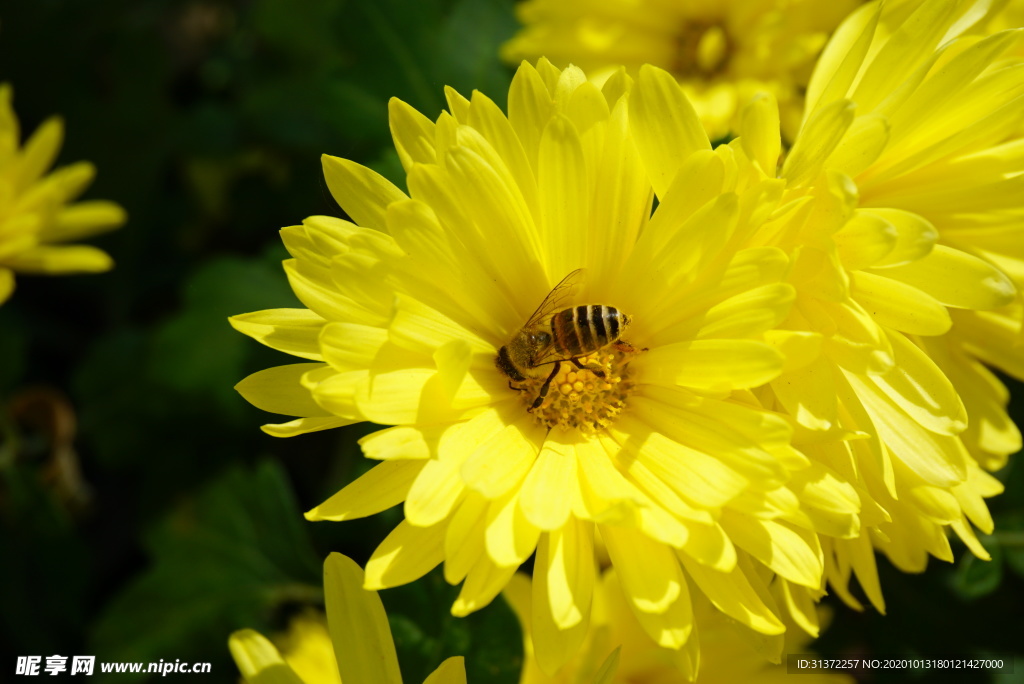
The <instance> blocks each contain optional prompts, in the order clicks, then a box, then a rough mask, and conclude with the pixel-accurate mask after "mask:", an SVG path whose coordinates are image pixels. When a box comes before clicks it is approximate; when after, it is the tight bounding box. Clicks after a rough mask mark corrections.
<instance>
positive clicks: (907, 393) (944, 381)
mask: <svg viewBox="0 0 1024 684" xmlns="http://www.w3.org/2000/svg"><path fill="white" fill-rule="evenodd" d="M889 341H890V342H891V343H892V351H893V357H894V358H895V360H896V365H895V366H893V368H892V370H890V371H889V372H887V373H884V374H881V375H874V376H871V377H870V381H871V382H873V383H874V384H875V386H877V387H878V388H879V389H880V390H882V392H884V393H885V394H886V395H887V396H889V398H891V399H892V400H893V401H895V402H896V403H897V404H899V405H900V406H901V407H902V408H903V410H904V411H906V413H907V414H908V415H910V416H911V417H912V418H914V420H916V421H917V422H918V423H920V424H921V425H923V426H924V427H926V428H927V429H929V430H931V431H932V432H938V433H940V434H945V435H955V434H958V433H960V432H962V431H963V430H964V428H965V427H967V411H966V409H965V408H964V405H963V402H962V401H961V400H960V396H959V394H957V391H956V388H955V387H953V384H952V383H951V382H950V381H949V379H948V378H947V377H946V376H945V374H943V372H942V370H941V369H940V368H939V367H938V366H937V365H936V364H935V362H934V361H932V360H931V359H930V358H929V357H928V355H927V354H925V353H924V352H923V351H922V350H921V349H920V348H919V347H918V346H917V345H915V344H914V343H912V342H911V341H910V340H908V339H907V338H906V337H904V336H903V335H900V334H892V335H890V336H889Z"/></svg>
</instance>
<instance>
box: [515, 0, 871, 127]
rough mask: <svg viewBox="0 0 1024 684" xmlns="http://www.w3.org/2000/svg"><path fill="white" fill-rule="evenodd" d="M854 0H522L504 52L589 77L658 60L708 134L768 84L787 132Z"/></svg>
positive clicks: (731, 120) (732, 118) (797, 118)
mask: <svg viewBox="0 0 1024 684" xmlns="http://www.w3.org/2000/svg"><path fill="white" fill-rule="evenodd" d="M858 1H859V0H838V1H835V2H817V1H816V0H714V1H712V0H697V1H692V0H528V1H527V2H524V3H522V4H520V5H518V6H517V13H518V15H519V18H520V21H522V23H523V25H524V27H523V29H522V30H521V31H520V32H519V33H518V34H517V35H516V36H515V37H514V38H512V39H511V40H510V41H509V42H508V43H506V44H505V45H504V46H503V48H502V56H503V57H504V58H505V59H506V60H508V61H509V62H512V63H518V62H519V61H520V60H523V59H526V60H530V61H533V60H536V59H537V58H539V57H547V58H548V59H550V60H551V61H552V62H554V63H555V64H556V65H557V66H562V67H564V66H567V65H568V64H570V63H572V64H575V65H577V66H579V67H581V68H582V69H584V70H586V71H587V72H588V73H590V74H591V76H592V77H595V76H601V75H607V74H608V73H611V71H612V70H614V69H615V68H616V67H618V66H620V65H623V66H625V67H626V69H627V70H628V71H629V72H630V74H632V75H634V76H635V75H636V73H637V70H638V69H639V68H640V66H641V65H643V64H653V65H655V66H659V67H661V68H663V69H666V70H668V71H669V72H671V73H672V74H673V75H675V76H676V77H677V78H678V79H679V80H680V82H681V83H682V84H683V88H684V91H685V92H686V95H687V97H688V98H689V99H690V101H691V102H692V103H693V105H694V107H696V109H697V113H698V115H699V116H700V119H701V121H702V122H703V124H704V125H705V127H706V128H707V130H708V133H709V134H710V136H711V138H712V139H713V140H714V139H717V138H721V137H722V136H724V135H726V134H728V133H729V132H730V131H735V130H736V123H737V121H736V118H735V117H736V113H737V111H738V109H739V107H740V105H742V104H743V103H744V102H745V101H747V100H748V99H749V98H750V97H751V96H753V95H754V94H756V93H758V92H761V91H767V92H770V93H772V94H773V95H774V96H775V98H776V99H777V100H778V101H779V103H780V105H781V109H782V124H783V128H784V130H785V131H786V132H787V133H788V134H790V135H788V136H787V137H788V138H790V139H791V138H792V135H791V134H792V133H795V131H796V127H797V125H798V123H799V121H800V114H801V111H802V108H803V97H802V92H803V88H804V87H805V86H806V85H807V79H808V77H809V76H810V73H811V67H812V66H813V64H814V59H815V57H816V56H817V55H818V53H819V52H820V51H821V48H822V47H823V46H824V45H825V41H826V40H827V39H828V36H829V34H830V33H831V32H832V30H833V29H834V28H835V27H836V26H838V25H839V22H840V21H841V20H842V19H843V17H844V16H846V14H847V13H848V12H849V11H850V10H852V9H853V8H854V7H856V6H857V4H858Z"/></svg>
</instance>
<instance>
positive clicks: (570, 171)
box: [537, 99, 604, 280]
mask: <svg viewBox="0 0 1024 684" xmlns="http://www.w3.org/2000/svg"><path fill="white" fill-rule="evenodd" d="M603 101H604V100H603V99H602V102H603ZM537 163H538V169H537V185H538V199H539V205H540V212H541V216H542V219H543V224H542V225H543V228H542V230H543V235H544V238H545V244H544V251H543V253H544V255H545V256H546V257H547V262H548V263H547V270H548V277H549V279H553V280H559V279H561V278H563V277H564V276H565V274H567V273H569V272H570V271H572V270H573V268H574V267H575V266H576V265H577V264H578V263H579V262H578V257H577V256H576V252H577V250H578V249H579V236H580V235H584V234H587V232H588V230H589V222H588V221H589V217H590V203H591V196H590V187H589V183H588V181H587V165H586V161H585V160H584V157H583V147H582V144H581V142H580V137H579V133H578V132H577V130H576V127H575V126H573V124H572V122H571V121H570V120H569V119H568V117H565V116H562V115H556V116H555V117H553V118H552V119H551V121H550V122H549V123H548V125H547V126H546V127H545V128H544V134H543V135H542V136H541V141H540V149H539V152H538V162H537Z"/></svg>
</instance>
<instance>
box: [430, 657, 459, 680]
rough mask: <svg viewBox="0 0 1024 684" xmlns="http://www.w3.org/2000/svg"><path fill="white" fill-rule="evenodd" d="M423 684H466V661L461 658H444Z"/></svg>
mask: <svg viewBox="0 0 1024 684" xmlns="http://www.w3.org/2000/svg"><path fill="white" fill-rule="evenodd" d="M423 684H466V659H465V658H463V657H462V656H452V657H451V658H446V659H445V661H444V662H443V663H441V664H440V665H439V666H438V667H437V669H436V670H434V671H433V672H431V673H430V675H429V676H428V677H427V678H426V679H424V680H423Z"/></svg>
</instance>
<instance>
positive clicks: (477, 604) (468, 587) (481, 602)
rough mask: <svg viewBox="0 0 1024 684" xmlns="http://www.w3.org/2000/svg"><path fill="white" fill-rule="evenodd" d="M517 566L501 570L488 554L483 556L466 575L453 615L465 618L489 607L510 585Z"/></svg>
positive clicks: (454, 604)
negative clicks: (506, 586) (507, 585)
mask: <svg viewBox="0 0 1024 684" xmlns="http://www.w3.org/2000/svg"><path fill="white" fill-rule="evenodd" d="M515 572H516V568H515V566H513V567H509V568H501V567H498V566H497V565H495V564H494V563H493V562H491V559H490V558H488V557H487V555H486V554H481V555H480V556H479V557H478V558H477V561H476V564H475V565H474V566H473V567H472V569H471V570H470V571H469V574H468V575H466V581H465V582H463V584H462V590H461V591H460V592H459V595H458V597H456V599H455V603H453V604H452V615H454V616H455V617H465V616H467V615H469V614H470V613H472V612H474V611H477V610H480V609H481V608H483V607H485V606H487V605H488V604H489V603H490V602H491V601H493V600H494V597H495V596H497V595H498V594H500V593H501V590H502V589H504V588H505V585H506V584H508V581H509V579H511V578H512V576H513V575H514V574H515Z"/></svg>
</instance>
